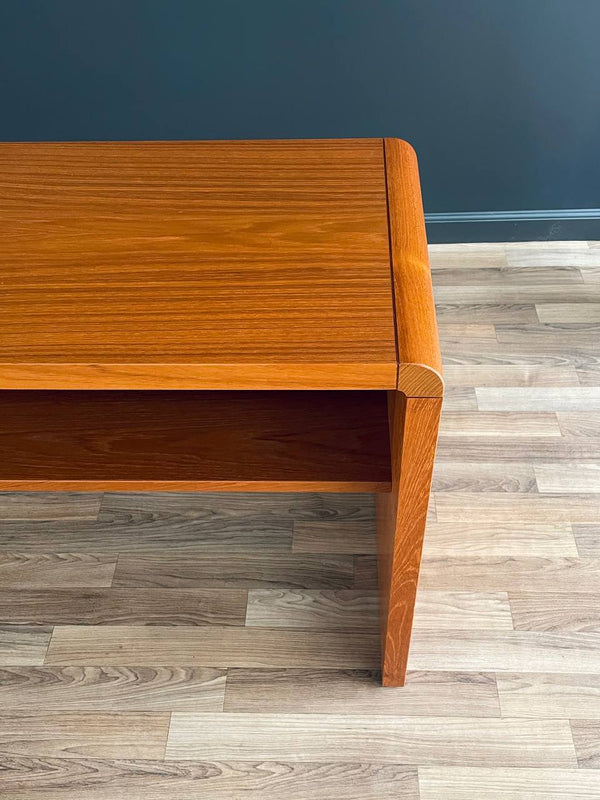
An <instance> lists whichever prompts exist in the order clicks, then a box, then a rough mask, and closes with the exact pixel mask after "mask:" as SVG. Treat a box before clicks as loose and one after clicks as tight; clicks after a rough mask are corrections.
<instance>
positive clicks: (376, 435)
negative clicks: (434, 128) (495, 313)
mask: <svg viewBox="0 0 600 800" xmlns="http://www.w3.org/2000/svg"><path fill="white" fill-rule="evenodd" d="M0 294H1V298H2V299H1V313H0V490H10V491H15V490H27V491H32V490H71V491H76V490H86V491H88V490H92V491H94V490H108V491H110V490H120V491H127V490H135V491H146V490H147V491H163V490H167V491H168V490H177V491H253V490H256V491H301V492H308V491H310V492H317V491H323V492H328V491H335V492H339V491H344V492H377V493H378V495H377V508H378V521H377V537H378V544H377V547H378V561H379V583H380V593H381V619H382V644H383V684H384V685H385V686H401V685H402V684H403V682H404V676H405V671H406V661H407V656H408V646H409V639H410V632H411V626H412V617H413V606H414V601H415V592H416V587H417V578H418V572H419V562H420V558H421V546H422V541H423V531H424V526H425V517H426V513H427V504H428V498H429V488H430V482H431V472H432V466H433V458H434V452H435V446H436V438H437V430H438V420H439V415H440V408H441V403H442V399H441V398H442V392H443V383H442V378H441V360H440V351H439V344H438V335H437V329H436V320H435V313H434V305H433V297H432V290H431V279H430V274H429V268H428V262H427V249H426V240H425V228H424V222H423V211H422V206H421V197H420V190H419V179H418V172H417V163H416V158H415V155H414V152H413V150H412V148H411V147H410V146H409V145H408V144H406V143H405V142H403V141H401V140H398V139H386V140H381V139H355V140H315V141H256V142H251V141H249V142H119V143H63V144H61V143H50V144H46V143H8V144H0Z"/></svg>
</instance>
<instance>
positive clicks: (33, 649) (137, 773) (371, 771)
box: [0, 242, 600, 800]
mask: <svg viewBox="0 0 600 800" xmlns="http://www.w3.org/2000/svg"><path fill="white" fill-rule="evenodd" d="M431 261H432V267H433V275H434V284H435V287H436V291H437V299H438V303H439V306H438V310H439V320H440V335H441V339H442V350H443V353H444V357H445V363H446V375H447V379H448V393H447V397H446V401H445V406H444V416H443V420H442V428H441V435H440V445H439V451H438V457H437V462H436V469H435V475H434V484H433V488H434V497H433V500H432V503H431V506H430V511H429V522H428V530H427V536H426V542H425V551H424V562H423V571H422V576H421V581H420V588H419V595H418V602H417V609H416V614H415V628H414V636H413V647H412V650H411V656H410V660H409V675H408V681H407V685H406V687H405V688H404V689H381V688H380V687H379V685H378V674H377V669H378V659H379V653H378V648H379V634H378V624H377V604H376V603H377V601H376V591H375V589H376V586H375V583H376V576H375V556H374V554H375V547H374V504H373V498H372V497H371V496H370V495H316V494H308V495H301V494H285V493H284V494H278V495H268V494H264V495H243V494H232V495H226V494H209V495H200V494H196V495H195V494H162V495H161V494H154V495H143V494H136V493H132V494H119V493H111V494H105V495H103V496H102V495H100V494H90V493H85V494H84V493H81V494H75V493H62V494H41V493H39V494H36V493H26V494H9V493H5V494H0V797H1V798H2V800H79V799H80V798H81V800H172V798H178V800H196V798H207V800H208V799H210V800H238V798H240V797H244V798H248V800H282V798H285V800H307V799H308V798H311V800H331V798H333V797H336V798H339V800H392V798H394V800H397V798H402V800H473V798H475V797H476V798H477V800H500V798H502V800H505V798H515V800H516V799H517V798H518V800H558V798H560V800H592V798H594V800H597V798H598V797H600V677H599V676H600V601H599V600H598V598H599V597H600V315H599V309H600V281H599V280H598V275H599V274H600V246H598V243H587V242H554V243H518V244H506V245H505V244H468V245H435V246H433V247H432V248H431Z"/></svg>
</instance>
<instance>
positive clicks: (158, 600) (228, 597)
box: [0, 588, 246, 625]
mask: <svg viewBox="0 0 600 800" xmlns="http://www.w3.org/2000/svg"><path fill="white" fill-rule="evenodd" d="M245 613H246V592H245V591H244V590H242V589H204V588H203V589H169V590H156V589H154V590H148V589H117V588H113V589H46V590H44V589H21V590H19V591H16V590H10V589H0V619H5V620H7V621H8V622H10V623H13V624H15V623H16V624H20V625H24V624H42V625H45V624H57V625H243V624H244V617H245Z"/></svg>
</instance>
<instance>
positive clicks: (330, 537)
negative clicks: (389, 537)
mask: <svg viewBox="0 0 600 800" xmlns="http://www.w3.org/2000/svg"><path fill="white" fill-rule="evenodd" d="M292 549H293V551H294V552H295V553H375V552H376V549H377V547H376V541H375V521H374V520H373V522H344V523H341V524H338V525H336V524H335V523H333V524H332V523H331V522H296V523H294V538H293V542H292Z"/></svg>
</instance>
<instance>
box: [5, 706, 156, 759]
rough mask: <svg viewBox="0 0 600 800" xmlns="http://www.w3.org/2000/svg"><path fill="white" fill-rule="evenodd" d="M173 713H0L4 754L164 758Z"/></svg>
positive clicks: (53, 756)
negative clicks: (170, 714) (170, 718)
mask: <svg viewBox="0 0 600 800" xmlns="http://www.w3.org/2000/svg"><path fill="white" fill-rule="evenodd" d="M168 731H169V715H168V714H134V713H128V714H117V713H114V714H98V713H96V714H73V713H70V714H69V713H64V714H63V713H61V714H46V715H45V714H39V713H38V714H34V715H24V714H7V713H2V714H1V715H0V750H1V751H2V753H3V754H4V755H5V756H26V757H27V756H29V757H34V758H36V757H38V758H39V757H50V758H57V757H62V758H76V757H77V756H92V757H94V756H95V757H96V758H163V757H164V754H165V743H166V739H167V733H168Z"/></svg>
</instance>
